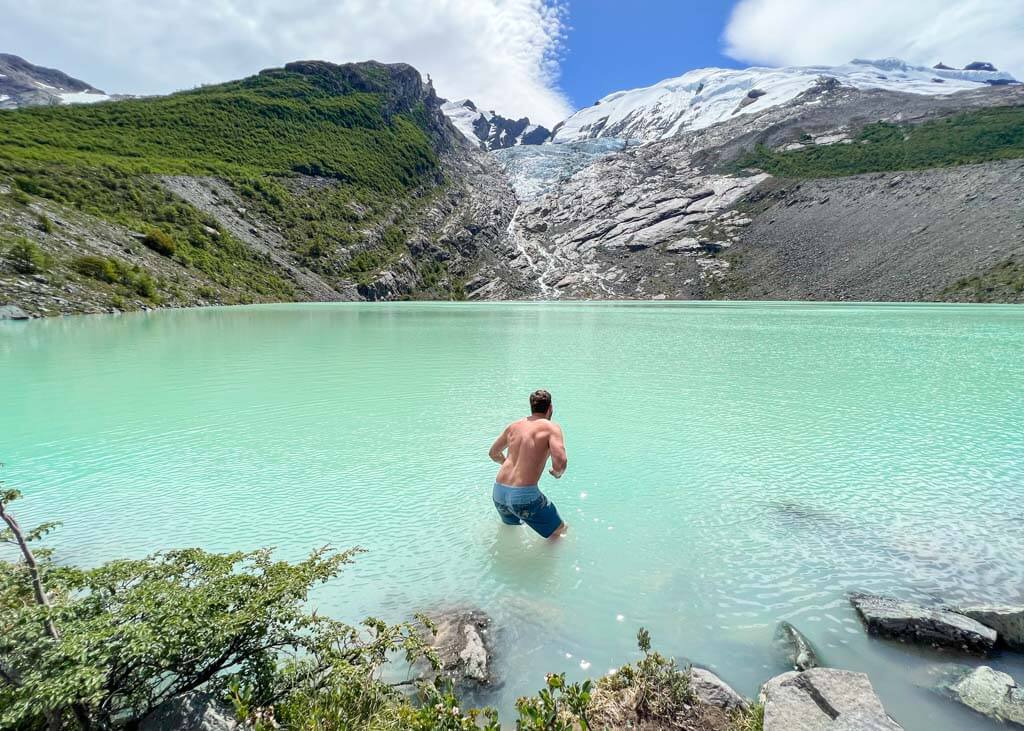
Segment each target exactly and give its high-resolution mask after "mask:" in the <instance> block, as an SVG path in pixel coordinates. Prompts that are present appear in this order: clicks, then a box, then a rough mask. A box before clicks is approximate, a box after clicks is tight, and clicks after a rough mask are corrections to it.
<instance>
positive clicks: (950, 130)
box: [734, 107, 1024, 178]
mask: <svg viewBox="0 0 1024 731" xmlns="http://www.w3.org/2000/svg"><path fill="white" fill-rule="evenodd" d="M1022 157H1024V107H993V108H989V109H980V110H977V111H973V112H965V113H963V114H957V115H954V116H951V117H946V118H943V119H936V120H932V121H929V122H924V123H922V124H918V125H909V124H892V123H889V122H877V123H875V124H869V125H867V126H866V127H864V129H863V130H861V132H860V134H859V135H857V137H856V138H855V139H854V140H853V142H852V143H850V144H831V145H815V146H811V147H805V148H803V149H800V150H790V151H780V150H771V149H768V148H767V147H764V146H758V147H757V148H756V149H755V150H753V151H752V152H749V153H747V154H746V155H744V156H742V157H741V158H740V159H739V160H737V162H736V163H735V164H734V167H735V168H736V169H743V168H760V169H761V170H764V171H765V172H768V173H771V174H772V175H776V176H779V177H790V178H822V177H835V176H842V175H856V174H858V173H869V172H884V171H891V170H919V169H924V168H933V167H946V166H952V165H966V164H970V163H979V162H989V161H992V160H1006V159H1016V158H1022Z"/></svg>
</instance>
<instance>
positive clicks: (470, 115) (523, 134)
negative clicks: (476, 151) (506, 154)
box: [441, 99, 551, 150]
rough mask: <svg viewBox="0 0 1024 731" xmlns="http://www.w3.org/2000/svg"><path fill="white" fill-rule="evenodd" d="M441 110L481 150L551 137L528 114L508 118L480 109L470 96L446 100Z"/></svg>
mask: <svg viewBox="0 0 1024 731" xmlns="http://www.w3.org/2000/svg"><path fill="white" fill-rule="evenodd" d="M441 111H442V112H444V114H445V116H447V117H448V119H450V120H451V122H452V124H453V125H455V128H456V129H457V130H459V132H461V133H462V135H463V136H464V137H465V138H466V139H467V140H469V141H470V142H472V143H473V144H475V145H478V146H479V147H480V148H481V149H484V150H498V149H504V148H506V147H515V146H516V145H541V144H544V143H545V142H547V141H548V140H549V139H550V138H551V132H550V131H549V130H548V129H547V128H546V127H542V126H540V125H537V124H531V123H530V119H529V117H521V118H520V119H510V118H508V117H503V116H501V115H500V114H497V113H496V112H495V111H494V110H491V111H490V112H484V111H480V110H479V109H477V106H476V104H474V103H473V102H472V101H470V100H469V99H459V100H456V101H452V102H448V101H446V102H444V103H443V104H442V105H441Z"/></svg>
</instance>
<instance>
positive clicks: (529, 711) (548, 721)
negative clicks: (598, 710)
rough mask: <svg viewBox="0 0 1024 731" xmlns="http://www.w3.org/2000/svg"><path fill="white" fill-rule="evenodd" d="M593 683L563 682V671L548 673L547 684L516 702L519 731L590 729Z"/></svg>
mask: <svg viewBox="0 0 1024 731" xmlns="http://www.w3.org/2000/svg"><path fill="white" fill-rule="evenodd" d="M592 687H593V683H592V681H590V680H585V681H583V682H582V683H568V684H567V683H566V682H565V673H558V674H555V673H551V674H549V675H548V676H547V682H546V687H545V688H542V689H541V690H540V692H539V693H537V695H535V696H530V697H524V698H520V699H518V700H517V701H516V709H517V710H518V711H519V721H518V722H517V723H516V728H517V729H519V730H520V731H574V730H575V729H580V731H589V729H590V720H589V718H588V709H589V706H590V698H591V688H592Z"/></svg>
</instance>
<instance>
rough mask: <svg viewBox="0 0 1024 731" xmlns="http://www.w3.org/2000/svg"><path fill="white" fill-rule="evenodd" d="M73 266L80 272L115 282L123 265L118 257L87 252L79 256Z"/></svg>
mask: <svg viewBox="0 0 1024 731" xmlns="http://www.w3.org/2000/svg"><path fill="white" fill-rule="evenodd" d="M71 267H72V268H73V269H74V270H75V271H76V272H78V273H79V274H81V275H83V276H86V277H89V278H91V279H97V280H99V281H101V282H107V283H109V284H113V283H114V282H116V281H118V279H119V278H120V276H121V267H120V265H119V263H118V262H117V260H116V259H108V258H106V257H104V256H94V255H92V254H87V255H85V256H79V257H77V258H76V259H75V260H74V261H73V262H72V263H71Z"/></svg>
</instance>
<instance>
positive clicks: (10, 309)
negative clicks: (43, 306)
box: [0, 305, 29, 320]
mask: <svg viewBox="0 0 1024 731" xmlns="http://www.w3.org/2000/svg"><path fill="white" fill-rule="evenodd" d="M27 319H29V314H28V313H27V312H25V310H23V309H21V308H20V307H18V306H17V305H0V320H27Z"/></svg>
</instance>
